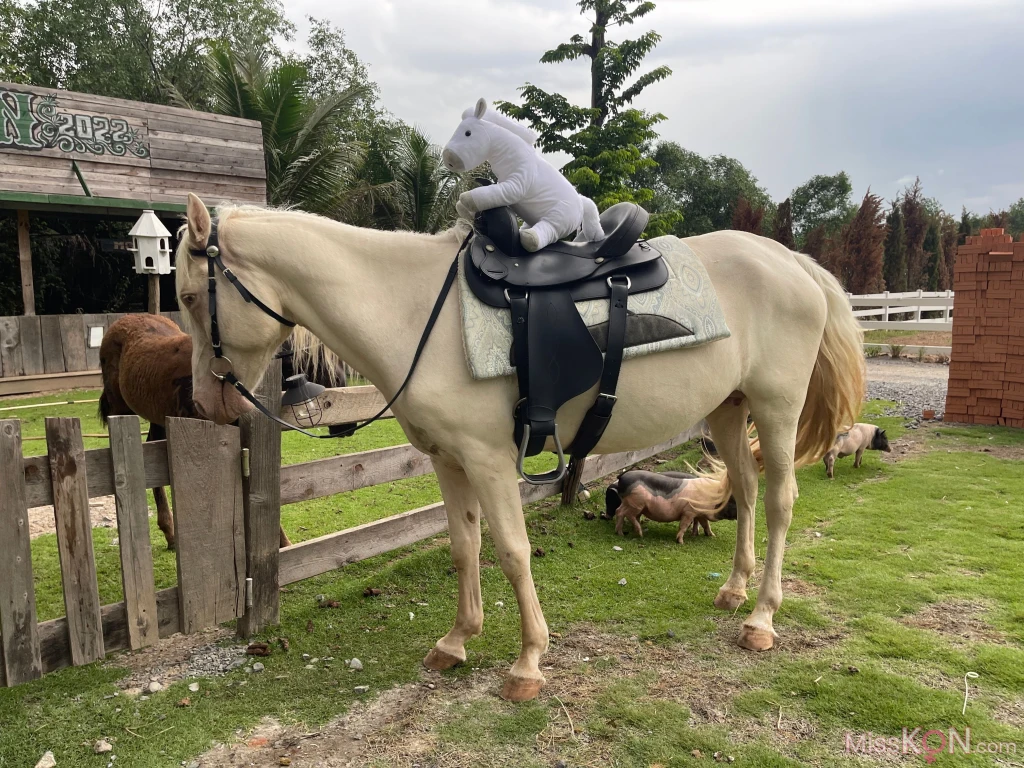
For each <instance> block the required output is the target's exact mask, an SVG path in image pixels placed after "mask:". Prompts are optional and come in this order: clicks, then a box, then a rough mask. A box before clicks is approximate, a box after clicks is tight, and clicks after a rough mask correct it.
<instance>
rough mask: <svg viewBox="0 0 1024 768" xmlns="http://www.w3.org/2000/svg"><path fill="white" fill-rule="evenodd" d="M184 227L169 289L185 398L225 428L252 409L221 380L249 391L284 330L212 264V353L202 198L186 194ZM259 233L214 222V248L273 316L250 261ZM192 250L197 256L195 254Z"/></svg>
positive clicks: (264, 281) (270, 297)
mask: <svg viewBox="0 0 1024 768" xmlns="http://www.w3.org/2000/svg"><path fill="white" fill-rule="evenodd" d="M187 216H188V224H187V225H186V226H185V227H183V228H182V229H183V233H184V236H183V237H181V242H180V243H179V245H178V252H177V258H176V262H175V263H176V278H175V283H176V288H177V297H178V306H179V307H181V310H182V317H183V319H184V323H183V324H184V326H185V329H186V330H187V331H188V333H189V335H190V336H191V337H192V387H193V392H192V397H193V400H194V402H195V405H196V409H197V411H198V412H199V414H200V415H201V416H203V417H204V418H207V419H210V420H211V421H215V422H216V423H218V424H227V423H230V422H232V421H234V420H235V419H237V418H238V417H239V416H241V415H242V414H243V413H245V412H246V411H248V410H249V409H250V408H251V407H252V406H251V405H250V404H249V403H248V402H246V401H245V400H244V399H243V398H242V396H241V395H240V394H239V393H238V392H237V390H236V389H235V388H234V387H233V386H231V385H230V384H229V383H228V382H226V381H225V380H224V378H223V376H224V374H225V373H226V372H228V371H231V372H232V373H234V375H235V376H236V377H237V378H238V380H239V381H240V382H241V383H242V384H243V385H245V386H246V387H247V388H249V389H250V390H253V389H255V388H256V385H257V384H259V380H260V378H261V377H262V375H263V372H264V371H265V370H266V368H267V365H268V364H269V362H270V359H271V357H272V356H273V354H274V350H275V349H277V347H278V346H279V345H280V344H281V342H282V341H284V339H285V337H287V335H288V332H289V330H290V329H289V328H288V327H287V326H284V325H282V324H281V323H280V322H278V321H277V320H275V319H274V318H273V317H271V316H270V315H268V314H267V313H265V312H264V311H263V310H261V309H260V308H259V307H258V306H256V305H255V304H251V303H247V302H246V301H245V300H244V299H243V298H242V295H241V294H240V293H239V291H238V290H236V289H235V288H234V287H233V286H232V285H231V283H230V282H229V281H228V278H227V277H225V275H224V273H223V272H222V271H221V269H220V268H219V267H216V266H215V267H214V275H215V281H216V303H215V305H214V306H215V309H216V315H217V324H218V330H219V334H220V340H221V357H220V358H218V357H217V356H216V355H215V354H214V348H213V341H212V334H211V323H210V319H211V304H210V298H211V294H210V290H209V279H208V278H209V263H210V260H209V259H208V258H206V254H207V251H206V250H205V249H207V247H208V245H210V234H211V232H212V230H213V222H212V220H211V218H210V212H209V211H208V210H207V208H206V206H205V205H204V204H203V201H202V200H200V199H199V198H198V197H196V196H195V195H193V194H190V195H189V196H188V207H187ZM259 242H260V239H259V235H258V234H257V233H255V232H247V231H245V228H244V227H243V226H242V220H241V219H236V218H234V217H227V218H222V219H221V220H220V222H219V225H218V231H217V248H218V249H219V252H220V255H221V258H222V260H223V264H224V266H225V267H227V268H228V269H229V270H230V271H231V272H232V273H234V274H235V275H236V276H237V277H238V278H239V280H240V281H241V282H242V283H243V284H244V285H245V287H246V288H247V289H248V290H249V291H251V292H252V294H253V295H254V296H256V297H258V298H259V299H260V300H261V301H262V302H263V303H264V304H266V305H267V306H268V307H269V308H271V309H272V310H273V311H275V312H277V313H278V314H281V313H282V312H283V309H282V304H281V298H280V294H279V292H278V290H277V288H276V286H275V284H274V282H273V281H272V280H271V279H270V278H269V276H268V275H267V274H266V273H265V271H264V270H262V269H261V268H260V266H259V264H260V260H259V259H258V258H253V257H254V256H255V255H256V254H257V253H258V248H259ZM194 251H200V253H198V254H196V253H194Z"/></svg>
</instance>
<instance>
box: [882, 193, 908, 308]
mask: <svg viewBox="0 0 1024 768" xmlns="http://www.w3.org/2000/svg"><path fill="white" fill-rule="evenodd" d="M885 223H886V224H887V225H888V226H889V234H888V236H887V237H886V238H885V255H884V256H883V261H882V275H883V277H884V278H885V289H886V290H888V291H893V292H894V293H898V292H901V291H905V290H907V237H906V232H905V231H904V229H903V213H902V212H901V210H900V203H899V201H898V200H894V201H893V204H892V210H891V211H889V216H888V217H887V218H886V220H885Z"/></svg>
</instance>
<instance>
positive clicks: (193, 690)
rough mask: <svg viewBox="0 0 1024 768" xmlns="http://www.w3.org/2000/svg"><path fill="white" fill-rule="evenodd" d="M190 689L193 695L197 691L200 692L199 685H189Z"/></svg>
mask: <svg viewBox="0 0 1024 768" xmlns="http://www.w3.org/2000/svg"><path fill="white" fill-rule="evenodd" d="M188 689H189V690H190V691H192V693H195V692H196V691H198V690H199V683H191V684H190V685H189V687H188Z"/></svg>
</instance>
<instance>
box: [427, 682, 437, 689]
mask: <svg viewBox="0 0 1024 768" xmlns="http://www.w3.org/2000/svg"><path fill="white" fill-rule="evenodd" d="M427 688H429V689H430V690H434V689H435V688H437V686H436V685H434V684H433V683H427Z"/></svg>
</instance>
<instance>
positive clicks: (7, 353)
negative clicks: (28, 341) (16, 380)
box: [0, 317, 25, 377]
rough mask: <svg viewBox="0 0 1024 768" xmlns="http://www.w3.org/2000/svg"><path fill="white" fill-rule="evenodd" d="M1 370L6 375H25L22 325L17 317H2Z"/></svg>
mask: <svg viewBox="0 0 1024 768" xmlns="http://www.w3.org/2000/svg"><path fill="white" fill-rule="evenodd" d="M0 371H2V372H3V373H2V374H0V375H3V376H5V377H9V376H24V375H25V363H24V361H23V359H22V352H21V327H20V323H19V322H18V318H16V317H0Z"/></svg>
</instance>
